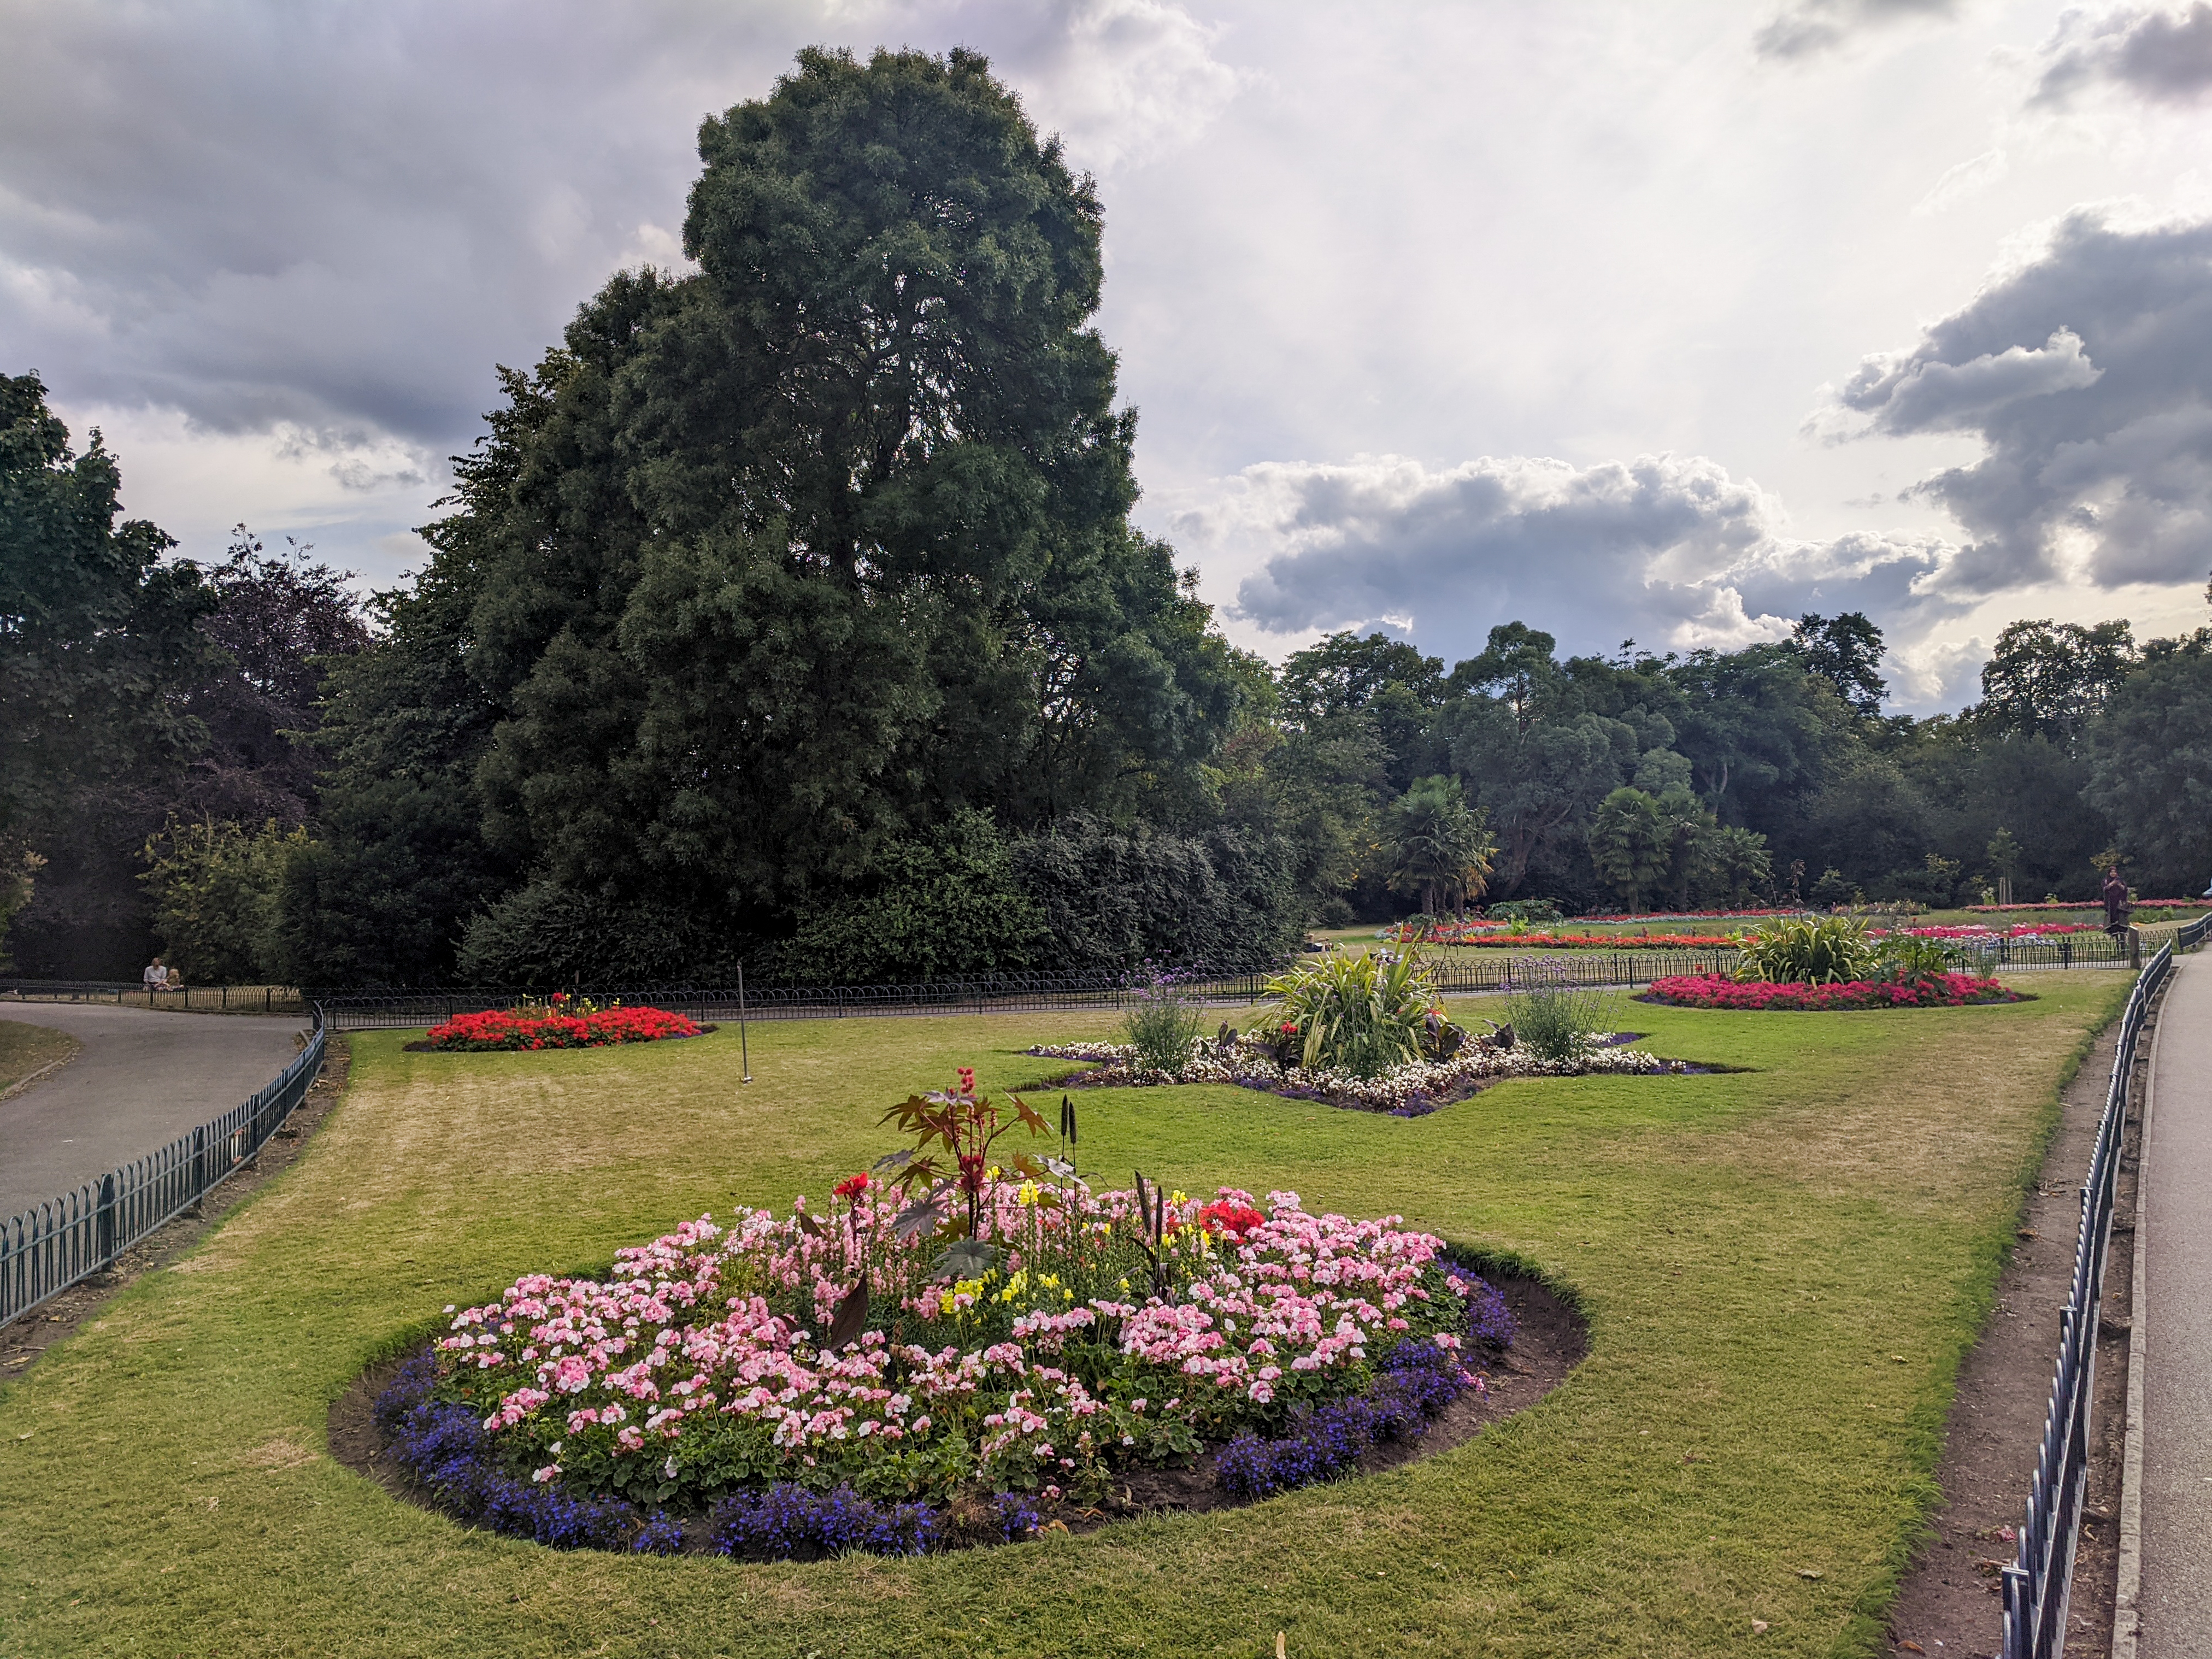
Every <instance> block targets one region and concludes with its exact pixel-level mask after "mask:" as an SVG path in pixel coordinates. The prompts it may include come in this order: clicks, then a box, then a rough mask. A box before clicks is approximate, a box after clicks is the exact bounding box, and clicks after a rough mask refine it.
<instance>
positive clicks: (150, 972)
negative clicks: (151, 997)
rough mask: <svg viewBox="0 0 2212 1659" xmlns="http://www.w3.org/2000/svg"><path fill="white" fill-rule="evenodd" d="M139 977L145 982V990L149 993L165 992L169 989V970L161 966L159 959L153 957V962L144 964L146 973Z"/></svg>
mask: <svg viewBox="0 0 2212 1659" xmlns="http://www.w3.org/2000/svg"><path fill="white" fill-rule="evenodd" d="M139 977H140V979H142V980H143V981H144V982H145V986H146V988H147V989H148V990H149V991H166V990H167V989H168V988H169V970H168V969H166V968H164V967H163V966H161V957H155V958H154V959H153V961H151V962H149V963H147V964H146V971H145V972H144V973H143V974H142V975H139Z"/></svg>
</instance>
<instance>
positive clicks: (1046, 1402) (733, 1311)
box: [435, 1170, 1487, 1505]
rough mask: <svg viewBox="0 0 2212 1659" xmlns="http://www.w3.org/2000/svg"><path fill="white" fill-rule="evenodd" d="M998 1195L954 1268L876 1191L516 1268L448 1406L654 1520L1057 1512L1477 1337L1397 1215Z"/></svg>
mask: <svg viewBox="0 0 2212 1659" xmlns="http://www.w3.org/2000/svg"><path fill="white" fill-rule="evenodd" d="M991 1176H992V1179H991V1182H990V1190H989V1193H988V1195H987V1200H988V1201H987V1209H986V1212H985V1217H986V1220H987V1228H986V1231H987V1237H989V1238H990V1239H991V1240H992V1241H994V1243H993V1246H992V1249H991V1250H990V1251H989V1252H988V1253H987V1255H985V1256H983V1257H981V1258H980V1259H979V1258H976V1257H973V1256H968V1257H961V1258H958V1261H959V1264H960V1265H959V1266H957V1267H953V1268H951V1269H950V1270H948V1269H946V1268H945V1260H946V1259H947V1258H945V1257H943V1256H940V1254H939V1252H940V1249H941V1247H940V1246H939V1245H938V1244H935V1243H931V1242H930V1241H929V1240H928V1239H927V1238H926V1237H924V1238H921V1239H919V1240H916V1239H914V1238H912V1237H908V1238H907V1239H903V1240H902V1237H901V1234H900V1225H899V1221H900V1215H901V1212H902V1208H903V1207H904V1206H905V1204H906V1200H905V1199H904V1198H903V1197H902V1196H901V1195H899V1194H897V1193H896V1190H895V1189H894V1190H890V1191H887V1190H886V1189H885V1188H884V1187H883V1185H882V1184H881V1183H880V1182H872V1181H871V1180H870V1179H869V1178H868V1177H866V1176H858V1177H855V1178H854V1180H853V1181H850V1182H844V1183H842V1185H841V1187H840V1188H839V1191H840V1194H842V1196H841V1197H840V1198H839V1199H838V1200H836V1202H835V1204H834V1205H833V1207H832V1208H831V1210H830V1211H829V1212H827V1213H826V1214H823V1215H820V1216H817V1215H816V1214H815V1213H813V1212H810V1211H809V1210H808V1209H807V1207H806V1204H805V1200H804V1199H803V1198H802V1199H800V1200H799V1201H798V1203H797V1205H796V1206H794V1207H793V1211H792V1212H791V1213H790V1214H788V1215H781V1216H780V1215H776V1214H774V1213H772V1212H769V1211H766V1210H742V1211H739V1212H738V1213H737V1214H736V1215H735V1216H733V1217H732V1218H731V1220H730V1222H729V1224H728V1225H726V1226H724V1225H718V1224H716V1223H715V1222H714V1220H713V1219H711V1218H707V1217H702V1218H700V1219H698V1220H697V1221H693V1222H687V1223H685V1224H684V1225H682V1226H680V1227H678V1228H677V1229H676V1230H675V1231H673V1232H671V1233H668V1234H665V1235H664V1236H663V1237H660V1238H658V1239H656V1240H654V1241H653V1243H650V1244H646V1245H641V1246H639V1247H637V1248H635V1249H625V1250H623V1251H622V1252H620V1254H619V1255H618V1257H617V1261H616V1263H615V1267H614V1269H613V1271H612V1273H611V1274H610V1275H609V1277H608V1278H607V1279H605V1281H600V1280H596V1279H568V1278H555V1277H553V1276H551V1275H550V1274H545V1273H531V1274H526V1275H525V1276H524V1277H522V1278H521V1279H517V1280H516V1281H515V1282H514V1283H513V1285H510V1286H508V1287H507V1291H505V1292H504V1293H503V1294H502V1295H501V1297H499V1298H498V1300H496V1301H495V1302H490V1303H487V1304H483V1305H482V1306H478V1307H469V1308H460V1309H458V1310H455V1309H448V1310H447V1312H448V1314H449V1315H450V1316H451V1317H450V1322H449V1330H448V1333H447V1334H446V1335H445V1336H443V1337H442V1338H441V1339H440V1340H439V1341H438V1344H437V1347H436V1358H437V1372H438V1376H437V1381H436V1383H435V1394H436V1397H437V1398H438V1399H440V1400H443V1401H456V1402H459V1403H460V1404H463V1405H465V1406H466V1407H469V1408H471V1411H472V1412H473V1413H476V1414H477V1415H478V1416H480V1417H481V1419H482V1422H483V1427H484V1429H485V1430H486V1431H488V1436H489V1443H490V1446H491V1448H492V1451H493V1455H495V1458H496V1459H497V1460H498V1462H500V1463H501V1465H502V1466H503V1467H505V1468H507V1469H508V1470H510V1471H512V1472H513V1474H515V1475H517V1476H518V1477H523V1476H527V1477H528V1478H530V1479H532V1480H535V1481H537V1482H538V1483H540V1484H544V1483H548V1482H560V1483H562V1485H564V1486H567V1487H568V1488H569V1489H570V1490H574V1491H578V1492H621V1493H624V1494H627V1495H629V1497H632V1498H636V1499H637V1500H639V1501H641V1502H651V1503H666V1502H674V1503H679V1504H695V1505H696V1504H704V1503H707V1502H708V1501H711V1500H713V1499H714V1498H716V1497H718V1496H720V1495H725V1494H726V1493H729V1492H735V1491H740V1490H744V1489H747V1488H757V1487H759V1486H763V1485H765V1484H767V1483H770V1482H776V1481H788V1482H795V1483H799V1484H800V1485H804V1486H811V1487H814V1488H817V1489H827V1488H828V1487H829V1486H832V1485H835V1484H836V1483H837V1482H839V1481H842V1480H850V1481H852V1482H854V1484H855V1485H856V1486H858V1487H859V1488H860V1490H861V1491H862V1492H866V1493H868V1494H869V1495H871V1496H872V1497H873V1498H878V1499H882V1500H885V1501H888V1500H889V1499H890V1498H905V1497H918V1498H939V1499H941V1498H944V1497H945V1495H946V1494H948V1493H949V1492H953V1491H955V1490H957V1489H959V1488H961V1487H963V1486H969V1487H971V1488H972V1487H975V1486H981V1487H982V1488H984V1489H987V1490H990V1491H1001V1492H1003V1491H1029V1492H1038V1491H1042V1492H1043V1493H1044V1494H1045V1495H1046V1496H1047V1497H1049V1498H1057V1497H1059V1496H1060V1494H1061V1492H1063V1490H1066V1491H1070V1492H1074V1491H1079V1490H1083V1489H1086V1488H1088V1489H1092V1490H1102V1489H1103V1481H1104V1480H1105V1478H1106V1476H1107V1474H1108V1473H1109V1471H1110V1470H1111V1469H1113V1468H1116V1467H1118V1466H1121V1465H1122V1464H1125V1463H1128V1462H1138V1461H1155V1460H1159V1459H1163V1458H1173V1457H1181V1456H1188V1455H1191V1454H1192V1453H1194V1452H1195V1451H1196V1450H1197V1449H1198V1447H1199V1443H1200V1440H1201V1439H1210V1438H1215V1437H1221V1436H1225V1435H1227V1434H1230V1433H1233V1432H1235V1431H1237V1430H1239V1429H1242V1428H1246V1427H1253V1426H1259V1427H1266V1426H1267V1425H1274V1426H1276V1427H1280V1426H1281V1425H1283V1424H1284V1423H1285V1421H1286V1420H1287V1417H1286V1413H1288V1411H1289V1410H1290V1408H1291V1406H1292V1405H1293V1404H1294V1403H1299V1402H1304V1403H1309V1404H1310V1403H1318V1402H1325V1401H1332V1400H1334V1399H1337V1398H1340V1397H1342V1396H1344V1395H1347V1394H1349V1393H1351V1392H1352V1391H1353V1390H1355V1389H1358V1388H1359V1387H1361V1386H1363V1385H1364V1383H1367V1382H1368V1381H1369V1380H1370V1377H1371V1376H1373V1375H1374V1374H1375V1368H1376V1365H1377V1364H1379V1363H1381V1362H1383V1360H1384V1358H1385V1357H1386V1356H1387V1355H1389V1353H1391V1352H1394V1351H1395V1350H1396V1349H1397V1348H1398V1347H1399V1346H1401V1345H1402V1344H1405V1343H1408V1342H1411V1343H1416V1344H1425V1345H1432V1347H1433V1349H1437V1350H1442V1351H1443V1352H1445V1353H1447V1354H1455V1353H1456V1352H1457V1351H1458V1349H1459V1347H1460V1346H1461V1340H1462V1335H1463V1334H1465V1333H1466V1332H1467V1331H1468V1328H1469V1327H1468V1320H1469V1305H1470V1304H1469V1300H1468V1296H1469V1293H1471V1291H1472V1290H1473V1287H1474V1286H1476V1285H1479V1281H1476V1280H1473V1279H1467V1278H1464V1277H1460V1276H1455V1270H1454V1269H1453V1268H1452V1267H1451V1266H1450V1264H1449V1262H1448V1261H1445V1260H1444V1259H1443V1255H1442V1250H1443V1243H1442V1241H1441V1240H1439V1239H1437V1238H1436V1237H1432V1236H1431V1235H1430V1234H1427V1233H1423V1232H1417V1231H1409V1230H1407V1229H1406V1228H1405V1227H1404V1226H1403V1225H1401V1223H1400V1221H1399V1220H1398V1218H1396V1217H1395V1216H1390V1217H1383V1218H1380V1219H1376V1220H1367V1221H1358V1220H1351V1219H1347V1218H1345V1217H1343V1216H1339V1215H1327V1214H1324V1215H1314V1214H1310V1213H1309V1212H1307V1211H1306V1210H1305V1209H1304V1206H1302V1205H1301V1204H1300V1202H1299V1200H1298V1197H1297V1194H1295V1193H1285V1192H1278V1193H1271V1194H1268V1197H1267V1204H1266V1206H1264V1208H1263V1207H1262V1206H1261V1205H1259V1204H1258V1203H1257V1202H1256V1201H1255V1200H1254V1199H1253V1198H1252V1196H1251V1195H1250V1194H1248V1193H1244V1192H1240V1191H1237V1190H1235V1189H1232V1188H1222V1189H1221V1190H1220V1193H1219V1195H1218V1199H1217V1200H1215V1201H1213V1202H1211V1203H1208V1204H1204V1205H1201V1204H1199V1203H1196V1202H1194V1201H1192V1200H1187V1199H1185V1198H1184V1197H1183V1196H1182V1194H1174V1195H1173V1196H1172V1198H1170V1199H1169V1200H1166V1201H1165V1203H1164V1206H1163V1207H1162V1208H1161V1209H1159V1210H1158V1211H1157V1212H1154V1213H1153V1214H1152V1216H1151V1217H1150V1218H1146V1217H1145V1216H1142V1215H1140V1214H1139V1202H1138V1200H1137V1197H1136V1194H1133V1193H1129V1192H1120V1191H1115V1192H1100V1193H1094V1192H1092V1191H1091V1189H1090V1188H1088V1186H1087V1185H1085V1183H1083V1182H1079V1181H1077V1180H1075V1179H1073V1177H1072V1176H1070V1177H1066V1178H1063V1179H1060V1181H1058V1182H1056V1183H1054V1182H1046V1183H1044V1184H1042V1185H1041V1184H1040V1183H1039V1182H1035V1181H1027V1180H1024V1181H1021V1182H1014V1181H1012V1180H1010V1179H999V1178H997V1177H998V1172H997V1171H996V1170H993V1171H991ZM910 1231H911V1230H909V1232H910ZM982 1261H988V1262H989V1263H990V1265H989V1266H987V1267H985V1266H982V1265H981V1262H982ZM963 1272H973V1273H974V1275H975V1276H974V1277H963V1276H960V1275H961V1274H962V1273H963ZM863 1286H865V1287H866V1288H865V1290H863V1289H862V1287H863ZM1485 1291H1486V1287H1485ZM1486 1293H1487V1292H1486ZM856 1309H857V1310H859V1312H860V1317H859V1318H857V1319H855V1318H854V1310H856ZM1431 1358H1434V1354H1433V1352H1431Z"/></svg>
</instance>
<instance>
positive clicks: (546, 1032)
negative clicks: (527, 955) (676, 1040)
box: [428, 996, 707, 1054]
mask: <svg viewBox="0 0 2212 1659" xmlns="http://www.w3.org/2000/svg"><path fill="white" fill-rule="evenodd" d="M706 1029H707V1028H706V1027H705V1026H703V1025H701V1024H698V1023H696V1021H694V1020H692V1019H691V1018H690V1017H688V1016H687V1015H684V1014H672V1013H670V1012H668V1011H667V1010H666V1009H665V1008H625V1007H623V1006H622V1005H621V1004H619V1003H617V1004H616V1005H614V1006H611V1007H607V1008H601V1007H598V1006H594V1005H592V1004H591V1003H588V1002H586V1003H582V1004H580V1005H576V1006H570V1005H569V1004H568V1000H567V999H566V998H565V997H561V996H556V997H555V998H554V1000H553V1001H552V1003H551V1004H550V1006H548V1005H532V1004H524V1005H523V1006H520V1007H515V1008H495V1009H491V1010H488V1011H487V1012H483V1013H478V1014H456V1015H454V1016H453V1018H451V1019H448V1020H446V1021H444V1022H443V1023H441V1024H436V1025H433V1026H432V1027H431V1028H430V1031H429V1036H428V1046H429V1047H431V1048H438V1049H446V1050H458V1051H460V1052H465V1053H471V1054H486V1053H491V1052H495V1051H502V1050H512V1049H520V1048H605V1047H607V1046H608V1045H610V1044H612V1043H617V1042H661V1041H663V1040H665V1039H666V1038H670V1037H688V1036H699V1035H700V1034H701V1033H702V1032H703V1031H704V1030H706Z"/></svg>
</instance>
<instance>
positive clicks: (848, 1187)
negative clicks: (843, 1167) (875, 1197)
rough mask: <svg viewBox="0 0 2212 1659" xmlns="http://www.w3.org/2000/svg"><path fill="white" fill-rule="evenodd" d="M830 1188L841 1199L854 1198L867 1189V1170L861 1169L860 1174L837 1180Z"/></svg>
mask: <svg viewBox="0 0 2212 1659" xmlns="http://www.w3.org/2000/svg"><path fill="white" fill-rule="evenodd" d="M829 1190H830V1191H832V1192H833V1193H835V1194H837V1196H838V1197H840V1198H842V1199H846V1200H852V1199H856V1198H858V1197H860V1194H862V1193H865V1192H866V1191H867V1190H868V1172H867V1171H866V1170H862V1171H861V1172H860V1174H858V1175H856V1176H849V1177H848V1178H847V1179H845V1180H843V1181H841V1182H838V1183H837V1184H836V1186H835V1187H833V1188H830V1189H829Z"/></svg>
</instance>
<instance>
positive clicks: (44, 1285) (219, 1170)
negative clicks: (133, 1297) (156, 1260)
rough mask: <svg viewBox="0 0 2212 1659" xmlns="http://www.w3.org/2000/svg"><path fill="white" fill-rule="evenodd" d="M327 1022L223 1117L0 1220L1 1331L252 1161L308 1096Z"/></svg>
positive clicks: (104, 1265)
mask: <svg viewBox="0 0 2212 1659" xmlns="http://www.w3.org/2000/svg"><path fill="white" fill-rule="evenodd" d="M324 1048H325V1026H324V1024H323V1022H322V1020H321V1019H320V1018H317V1020H316V1022H315V1030H314V1034H313V1036H310V1037H309V1038H308V1039H307V1046H306V1047H305V1048H302V1049H301V1051H300V1053H299V1054H298V1056H297V1057H296V1058H295V1059H294V1060H293V1061H292V1063H291V1064H290V1065H289V1066H286V1067H285V1068H284V1069H283V1072H282V1073H280V1074H279V1075H278V1076H277V1078H276V1081H275V1082H273V1083H271V1084H270V1085H269V1086H268V1087H267V1088H265V1089H264V1090H262V1091H260V1092H259V1093H258V1094H257V1095H255V1096H253V1097H252V1098H251V1099H249V1100H246V1101H244V1102H242V1103H240V1104H239V1105H236V1106H234V1107H232V1108H231V1109H230V1110H228V1111H227V1112H225V1113H224V1114H223V1115H222V1116H221V1117H218V1118H216V1119H215V1120H214V1121H211V1122H207V1123H203V1124H201V1125H200V1126H199V1127H197V1128H196V1129H194V1130H192V1131H191V1133H189V1134H182V1135H179V1136H178V1137H177V1138H176V1139H174V1140H173V1141H171V1142H170V1143H169V1144H168V1145H167V1146H164V1147H162V1148H161V1150H160V1151H158V1152H154V1153H151V1154H150V1155H149V1156H148V1157H145V1158H138V1159H137V1160H135V1161H134V1162H132V1163H130V1164H125V1165H124V1166H123V1167H122V1168H121V1169H119V1170H114V1171H113V1172H112V1173H111V1174H108V1175H104V1176H100V1178H99V1179H98V1180H96V1181H88V1182H85V1183H84V1185H82V1187H80V1188H77V1189H76V1191H75V1192H73V1193H70V1194H64V1196H63V1197H60V1198H57V1199H53V1200H49V1201H48V1202H46V1203H44V1204H41V1205H40V1206H38V1207H37V1208H36V1209H34V1210H27V1211H25V1212H23V1213H22V1214H21V1215H19V1216H16V1217H15V1218H13V1219H12V1220H9V1221H5V1222H0V1325H4V1324H6V1323H7V1322H9V1320H11V1319H15V1318H16V1317H17V1316H20V1315H22V1314H26V1313H28V1312H29V1311H30V1310H32V1309H33V1308H35V1307H37V1306H38V1305H39V1304H40V1303H42V1302H45V1301H46V1300H48V1299H49V1298H51V1297H55V1296H58V1295H59V1294H60V1293H61V1292H62V1291H65V1290H67V1289H68V1288H69V1287H70V1285H74V1284H76V1282H77V1281H78V1280H79V1279H87V1278H89V1277H90V1276H91V1275H93V1274H94V1273H100V1272H102V1271H104V1270H106V1268H107V1267H110V1266H112V1264H113V1262H114V1261H115V1259H116V1257H118V1255H122V1253H123V1252H124V1251H125V1250H127V1249H130V1248H131V1245H133V1244H135V1243H137V1242H138V1241H139V1240H140V1239H142V1238H143V1237H146V1235H147V1234H149V1233H150V1232H152V1231H154V1230H155V1228H157V1227H159V1226H161V1225H162V1224H163V1223H164V1222H166V1221H168V1220H170V1219H172V1218H173V1217H175V1216H177V1215H178V1214H179V1213H180V1212H183V1211H185V1210H187V1209H190V1208H191V1206H193V1205H195V1204H197V1203H198V1202H199V1201H200V1200H202V1199H204V1198H205V1197H206V1196H207V1194H209V1193H210V1192H211V1191H213V1190H214V1188H216V1187H217V1186H219V1185H220V1184H221V1183H222V1182H223V1181H224V1180H226V1179H227V1178H228V1176H230V1175H232V1174H233V1173H234V1171H235V1170H237V1169H238V1168H239V1167H240V1165H241V1164H245V1163H246V1162H247V1161H248V1160H249V1159H251V1158H252V1157H253V1156H254V1155H255V1154H256V1153H257V1152H259V1151H260V1150H261V1148H262V1146H264V1144H266V1142H267V1141H268V1139H269V1137H270V1135H272V1134H274V1133H276V1129H277V1127H278V1126H279V1125H280V1124H282V1123H283V1121H284V1120H285V1119H286V1118H288V1117H289V1116H290V1115H292V1112H293V1109H295V1107H297V1106H298V1105H299V1103H301V1101H302V1100H304V1099H305V1098H307V1090H308V1087H309V1086H310V1085H312V1084H313V1082H314V1080H315V1073H317V1072H319V1071H320V1070H321V1069H322V1065H323V1050H324Z"/></svg>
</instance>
